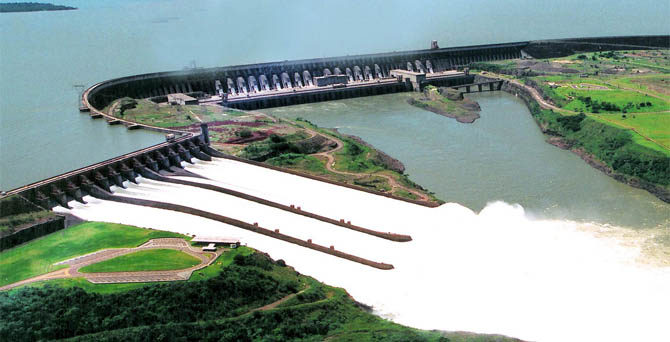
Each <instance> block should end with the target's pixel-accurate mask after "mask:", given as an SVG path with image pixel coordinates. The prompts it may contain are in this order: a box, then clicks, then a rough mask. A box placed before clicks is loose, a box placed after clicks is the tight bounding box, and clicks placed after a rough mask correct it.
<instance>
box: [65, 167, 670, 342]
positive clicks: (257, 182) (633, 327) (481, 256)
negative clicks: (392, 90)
mask: <svg viewBox="0 0 670 342" xmlns="http://www.w3.org/2000/svg"><path fill="white" fill-rule="evenodd" d="M184 166H185V168H186V170H188V171H190V172H193V173H195V174H198V175H201V176H203V177H206V179H203V178H192V177H176V178H177V179H188V180H190V181H195V182H200V183H207V184H215V185H218V186H223V187H226V188H229V189H233V190H236V191H241V192H244V193H247V194H251V195H254V196H258V197H262V198H265V199H268V200H272V201H275V202H278V203H282V204H285V205H291V204H294V205H298V206H301V207H302V208H303V209H304V210H309V211H311V212H317V213H319V214H322V215H326V216H329V217H333V218H344V219H346V220H351V221H352V223H357V224H359V225H361V226H364V227H371V228H372V227H374V228H377V229H380V230H384V231H389V232H394V233H400V234H410V235H412V238H413V240H412V241H411V242H403V243H398V242H392V241H387V240H383V239H379V238H376V237H373V236H369V235H365V234H361V233H359V232H354V231H351V230H347V229H343V228H342V227H337V226H334V225H331V224H327V223H324V222H320V221H316V220H313V219H309V218H305V217H301V216H297V215H292V214H291V213H288V212H286V211H281V210H278V209H276V208H270V207H267V206H263V205H259V204H256V203H250V202H249V201H245V200H243V199H240V198H236V197H234V196H229V195H225V194H221V193H217V192H213V191H210V190H205V189H200V188H195V187H192V186H184V185H177V184H170V183H165V182H157V181H152V180H148V179H145V178H140V179H139V180H138V184H129V183H126V184H125V185H126V186H127V188H126V189H122V188H119V187H116V186H113V187H112V190H113V191H114V194H115V195H117V196H125V197H130V198H140V199H151V200H160V201H163V202H169V203H175V204H181V205H187V206H192V207H195V208H198V209H201V210H206V211H210V212H215V213H218V214H221V215H229V216H232V217H234V218H237V219H240V220H246V221H253V222H259V224H260V225H263V226H267V227H269V228H272V229H279V230H280V232H282V233H285V234H289V235H294V236H296V237H298V238H302V239H308V238H310V239H314V242H315V243H317V242H318V243H320V244H323V245H327V246H329V245H334V246H335V248H336V249H338V250H341V251H344V252H347V253H352V254H355V255H359V256H361V257H366V258H370V259H372V260H378V261H384V262H388V263H391V264H393V265H394V266H395V269H393V270H379V269H374V268H371V267H368V266H365V265H361V264H358V263H355V262H351V261H348V260H344V259H341V258H337V257H334V256H332V255H328V254H324V253H319V252H317V251H314V250H310V249H307V248H303V247H300V246H296V245H293V244H290V243H287V242H284V241H280V240H276V239H273V238H271V237H267V236H263V235H259V234H255V233H253V232H249V231H246V230H243V229H239V228H237V227H234V226H230V225H227V224H224V223H220V222H216V221H212V220H209V219H206V218H202V217H198V216H193V215H188V214H184V213H178V212H175V211H170V210H162V209H156V208H148V207H141V206H135V205H129V204H124V203H116V202H110V201H105V200H99V199H96V198H92V197H90V196H87V197H86V198H85V200H87V201H88V204H86V205H84V204H81V203H78V202H74V201H72V202H70V203H69V205H70V206H71V207H72V209H71V210H68V209H64V208H58V209H57V210H58V211H65V212H71V213H73V214H75V215H77V216H80V217H82V218H84V219H88V220H100V221H110V222H119V223H126V224H133V225H137V226H141V227H151V228H155V229H163V230H170V231H175V232H180V233H186V234H203V235H224V236H233V237H240V238H241V239H242V241H243V243H247V244H248V245H249V246H251V247H254V248H257V249H259V250H261V251H264V252H268V253H269V254H270V255H271V256H272V257H273V258H275V259H284V260H285V261H286V263H287V264H289V265H291V266H293V267H295V268H296V270H297V271H299V272H301V273H304V274H308V275H311V276H314V277H315V278H317V279H318V280H320V281H323V282H325V283H327V284H330V285H334V286H341V287H344V288H345V289H347V291H348V292H349V293H350V294H351V295H352V296H353V297H354V298H355V299H356V300H358V301H361V302H363V303H366V304H369V305H372V306H373V307H374V309H375V312H376V313H377V314H379V315H381V316H383V317H386V318H389V319H392V320H394V321H396V322H398V323H402V324H407V325H410V326H413V327H417V328H423V329H441V330H462V331H474V332H481V333H499V334H505V335H509V336H514V337H518V338H521V339H524V340H533V341H549V342H552V341H667V340H669V339H670V331H669V329H668V328H667V322H666V321H667V315H666V312H667V308H668V307H670V296H669V295H667V289H668V288H670V268H668V267H655V266H650V265H646V264H640V263H638V262H637V261H636V258H637V257H638V256H639V254H640V251H639V250H637V249H635V248H631V247H626V246H622V245H620V244H619V242H618V241H617V240H614V239H610V238H601V237H596V235H595V233H594V232H601V231H603V230H607V229H615V228H612V227H603V226H598V225H595V224H580V223H575V222H570V221H537V220H532V219H529V218H528V217H527V216H526V215H525V213H524V211H523V208H521V207H519V206H515V205H510V204H506V203H500V202H497V203H491V204H489V205H488V206H487V207H486V208H485V209H484V210H482V211H481V212H480V213H478V214H476V213H474V212H472V211H471V210H469V209H467V208H465V207H463V206H461V205H458V204H454V203H450V204H444V205H442V206H440V207H437V208H428V207H423V206H419V205H416V204H413V203H408V202H404V201H400V200H395V199H391V198H386V197H382V196H377V195H374V194H370V193H367V192H362V191H357V190H353V189H350V188H345V187H340V186H336V185H332V184H328V183H323V182H318V181H316V180H311V179H306V178H303V177H299V176H296V175H292V174H287V173H282V172H279V171H275V170H271V169H267V168H263V167H258V166H255V165H250V164H247V163H242V162H238V161H234V160H228V159H217V158H213V160H212V161H211V162H202V161H198V162H196V163H195V164H193V165H190V164H184Z"/></svg>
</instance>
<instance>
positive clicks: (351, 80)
mask: <svg viewBox="0 0 670 342" xmlns="http://www.w3.org/2000/svg"><path fill="white" fill-rule="evenodd" d="M345 72H346V73H347V77H348V78H349V82H353V81H354V73H353V72H351V69H349V68H347V69H346V70H345Z"/></svg>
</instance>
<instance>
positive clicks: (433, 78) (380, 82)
mask: <svg viewBox="0 0 670 342" xmlns="http://www.w3.org/2000/svg"><path fill="white" fill-rule="evenodd" d="M657 48H670V36H667V35H663V36H629V37H594V38H569V39H554V40H538V41H525V42H515V43H504V44H489V45H476V46H465V47H452V48H441V49H440V48H437V49H426V50H414V51H403V52H390V53H377V54H366V55H355V56H342V57H329V58H315V59H303V60H294V61H282V62H270V63H258V64H247V65H237V66H227V67H216V68H203V69H190V70H182V71H172V72H160V73H152V74H143V75H135V76H128V77H122V78H117V79H113V80H109V81H105V82H101V83H98V84H96V85H94V86H93V87H91V88H89V90H88V91H87V92H85V93H84V94H85V95H84V96H85V97H86V99H83V102H84V107H87V106H89V107H93V108H97V109H101V108H104V107H105V106H107V105H108V104H109V103H110V102H111V101H113V100H115V99H118V98H121V97H131V98H152V99H154V100H155V101H158V102H161V101H166V100H167V98H166V96H167V95H168V94H175V93H184V94H188V95H190V96H193V97H196V98H199V99H200V100H201V101H209V102H223V103H224V105H226V106H228V107H232V108H241V109H257V108H265V107H274V106H283V105H292V104H299V103H306V102H318V101H327V100H335V99H342V98H350V97H358V96H368V95H377V94H385V93H391V92H399V91H406V90H411V89H412V87H411V85H409V84H408V83H407V82H402V80H399V79H396V78H394V77H393V76H391V70H394V69H396V70H398V69H399V70H406V71H410V72H416V73H422V74H426V79H425V83H426V84H435V85H446V86H452V85H462V84H466V83H472V79H471V78H468V77H466V76H467V75H463V74H460V75H455V74H446V73H445V72H448V71H450V70H458V69H462V68H464V67H467V66H468V65H469V64H470V63H472V62H482V61H497V60H505V59H513V58H520V57H522V56H530V57H534V58H550V57H561V56H566V55H570V54H574V53H578V52H588V51H607V50H630V49H657ZM338 76H339V77H340V79H341V80H344V82H345V83H342V84H340V86H338V85H329V86H320V84H322V83H326V84H328V83H329V82H323V81H328V78H330V77H338ZM341 80H340V81H338V82H342V81H341ZM86 102H88V103H86Z"/></svg>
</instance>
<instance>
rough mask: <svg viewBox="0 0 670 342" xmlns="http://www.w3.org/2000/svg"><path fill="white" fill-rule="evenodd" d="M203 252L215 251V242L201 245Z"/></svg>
mask: <svg viewBox="0 0 670 342" xmlns="http://www.w3.org/2000/svg"><path fill="white" fill-rule="evenodd" d="M202 251H203V252H216V244H214V243H210V244H209V245H207V246H202Z"/></svg>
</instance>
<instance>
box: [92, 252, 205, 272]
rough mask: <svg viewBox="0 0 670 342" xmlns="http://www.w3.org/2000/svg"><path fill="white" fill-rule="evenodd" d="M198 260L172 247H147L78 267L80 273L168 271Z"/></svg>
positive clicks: (197, 262)
mask: <svg viewBox="0 0 670 342" xmlns="http://www.w3.org/2000/svg"><path fill="white" fill-rule="evenodd" d="M199 263H200V260H199V259H198V258H196V257H194V256H192V255H189V254H186V253H184V252H182V251H178V250H174V249H149V250H144V251H139V252H134V253H130V254H126V255H121V256H118V257H116V258H112V259H109V260H105V261H102V262H99V263H96V264H93V265H88V266H86V267H83V268H81V269H79V271H80V272H82V273H96V272H137V271H169V270H182V269H185V268H189V267H193V266H195V265H197V264H199Z"/></svg>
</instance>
